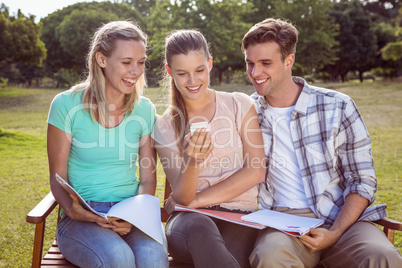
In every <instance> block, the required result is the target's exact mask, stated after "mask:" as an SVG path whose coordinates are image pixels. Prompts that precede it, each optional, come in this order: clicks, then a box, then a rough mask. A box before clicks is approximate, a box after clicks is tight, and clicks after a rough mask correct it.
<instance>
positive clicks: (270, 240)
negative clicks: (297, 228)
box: [250, 231, 318, 267]
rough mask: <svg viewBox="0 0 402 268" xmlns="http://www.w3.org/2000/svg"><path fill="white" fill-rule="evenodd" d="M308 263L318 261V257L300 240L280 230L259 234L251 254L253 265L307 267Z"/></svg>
mask: <svg viewBox="0 0 402 268" xmlns="http://www.w3.org/2000/svg"><path fill="white" fill-rule="evenodd" d="M308 263H318V258H316V256H315V255H312V254H310V253H309V252H308V251H307V249H305V247H304V245H303V244H301V242H300V241H298V240H297V239H295V238H292V237H290V236H288V235H286V234H283V233H281V232H278V231H274V232H267V233H266V234H265V235H261V236H259V238H258V239H257V242H256V245H255V246H254V250H253V252H252V253H251V254H250V264H251V266H252V267H285V266H286V267H305V266H310V265H309V264H308ZM313 266H314V265H313Z"/></svg>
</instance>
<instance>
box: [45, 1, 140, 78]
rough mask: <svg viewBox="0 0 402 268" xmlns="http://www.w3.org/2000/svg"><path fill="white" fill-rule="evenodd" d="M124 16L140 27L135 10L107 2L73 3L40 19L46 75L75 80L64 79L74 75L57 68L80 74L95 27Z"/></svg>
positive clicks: (83, 67)
mask: <svg viewBox="0 0 402 268" xmlns="http://www.w3.org/2000/svg"><path fill="white" fill-rule="evenodd" d="M127 19H132V20H133V19H135V20H136V21H137V23H138V24H139V25H140V26H141V25H143V24H144V21H143V19H142V17H141V16H140V15H139V13H138V12H137V11H136V10H133V9H131V8H130V7H129V6H127V5H124V4H116V3H110V2H91V3H77V4H74V5H71V6H68V7H65V8H63V9H61V10H58V11H56V12H53V13H52V14H50V15H48V16H47V17H46V18H44V19H42V20H41V23H43V30H42V40H43V41H44V42H45V44H46V48H47V50H48V58H47V59H48V60H46V61H45V62H44V68H45V72H46V74H47V75H48V76H50V77H53V78H55V79H57V80H58V81H59V82H60V83H64V82H70V83H72V82H75V81H66V80H64V77H74V76H71V75H68V76H63V75H60V70H63V72H65V73H70V71H71V70H72V71H74V72H76V73H77V74H78V75H81V74H82V73H83V72H84V70H85V63H86V55H87V52H88V47H89V44H90V39H91V36H92V35H93V33H94V32H95V30H96V29H97V28H98V27H100V26H101V25H102V24H103V23H107V22H109V21H111V20H127Z"/></svg>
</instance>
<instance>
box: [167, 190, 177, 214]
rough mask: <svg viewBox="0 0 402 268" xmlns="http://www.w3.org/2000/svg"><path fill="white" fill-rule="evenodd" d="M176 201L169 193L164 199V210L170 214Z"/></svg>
mask: <svg viewBox="0 0 402 268" xmlns="http://www.w3.org/2000/svg"><path fill="white" fill-rule="evenodd" d="M176 204H177V202H176V200H174V198H173V195H172V194H171V195H169V197H168V199H166V200H165V210H166V212H167V213H168V214H172V213H173V212H174V207H175V206H176Z"/></svg>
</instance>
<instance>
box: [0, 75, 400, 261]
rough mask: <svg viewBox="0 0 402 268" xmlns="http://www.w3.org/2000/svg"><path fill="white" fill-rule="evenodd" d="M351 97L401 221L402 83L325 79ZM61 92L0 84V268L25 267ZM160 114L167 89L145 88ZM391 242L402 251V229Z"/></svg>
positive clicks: (384, 195) (383, 193) (391, 210)
mask: <svg viewBox="0 0 402 268" xmlns="http://www.w3.org/2000/svg"><path fill="white" fill-rule="evenodd" d="M320 86H325V87H329V88H332V89H335V90H338V91H341V92H344V93H346V94H348V95H349V96H351V97H352V98H353V99H354V100H355V102H356V104H357V106H358V107H359V110H360V112H361V113H362V115H363V118H364V120H365V123H366V125H367V127H368V129H369V132H370V136H371V138H372V142H373V156H374V161H375V165H376V174H377V178H378V192H377V199H376V202H375V203H376V204H380V203H387V205H388V210H387V212H388V217H389V218H392V219H395V220H399V221H402V195H401V194H400V192H401V190H402V117H401V116H400V115H401V114H402V107H400V103H402V84H401V83H391V82H374V83H373V82H364V83H363V84H360V83H355V82H349V83H345V84H325V85H320ZM215 89H217V90H223V91H243V92H246V93H247V94H250V93H252V92H254V90H253V88H252V87H251V86H238V85H225V86H219V87H215ZM59 92H61V91H60V90H54V89H19V88H4V89H0V159H1V161H0V191H1V195H0V202H1V204H2V206H1V210H0V234H1V235H0V267H28V266H30V263H31V254H32V245H33V237H34V226H33V225H30V224H28V223H26V222H25V217H26V214H27V213H28V212H29V211H30V210H31V209H32V208H33V207H34V206H35V205H36V204H37V203H38V202H39V201H40V200H41V199H42V198H43V197H44V196H45V195H46V194H47V193H48V192H49V185H48V166H47V157H46V119H47V113H48V109H49V104H50V102H51V100H52V99H53V97H54V96H55V95H56V94H57V93H59ZM145 96H147V97H149V98H150V99H151V100H152V101H153V102H154V104H155V106H156V108H157V112H158V113H159V114H161V113H163V111H164V110H165V109H166V107H167V103H168V93H167V92H166V91H165V90H161V89H159V88H149V89H147V90H146V91H145ZM163 183H164V177H163V172H162V168H161V167H160V165H159V166H158V188H157V196H158V197H159V198H160V199H161V202H162V197H163ZM55 220H56V215H55V214H53V215H51V216H50V219H49V220H48V222H47V232H46V241H45V249H47V248H48V247H49V246H50V244H51V242H52V240H53V239H54V233H55ZM395 238H396V239H395V246H396V247H398V248H399V249H400V250H401V251H402V234H401V233H397V234H396V237H395Z"/></svg>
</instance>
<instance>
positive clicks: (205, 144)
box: [183, 129, 214, 165]
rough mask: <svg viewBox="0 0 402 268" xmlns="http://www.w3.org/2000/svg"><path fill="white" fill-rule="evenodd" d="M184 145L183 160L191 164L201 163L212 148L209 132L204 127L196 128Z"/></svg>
mask: <svg viewBox="0 0 402 268" xmlns="http://www.w3.org/2000/svg"><path fill="white" fill-rule="evenodd" d="M186 145H187V146H185V149H184V154H183V157H184V160H185V161H188V164H192V165H198V164H200V163H202V162H203V161H204V160H205V159H207V157H208V156H209V155H210V153H211V152H212V149H213V148H214V145H213V142H212V139H211V132H209V131H207V130H206V129H197V130H196V131H195V132H194V135H193V136H192V137H191V139H190V140H189V141H188V143H187V144H186Z"/></svg>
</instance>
